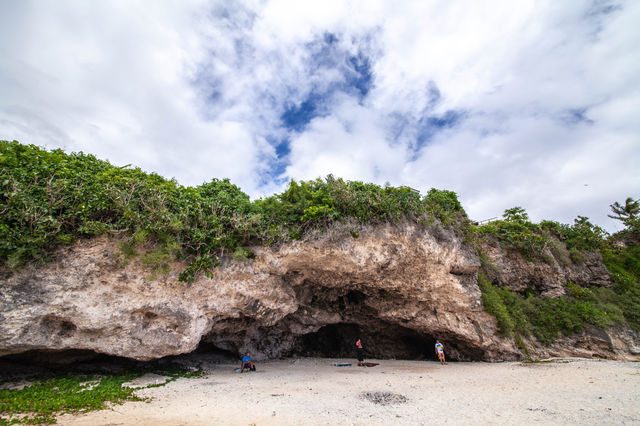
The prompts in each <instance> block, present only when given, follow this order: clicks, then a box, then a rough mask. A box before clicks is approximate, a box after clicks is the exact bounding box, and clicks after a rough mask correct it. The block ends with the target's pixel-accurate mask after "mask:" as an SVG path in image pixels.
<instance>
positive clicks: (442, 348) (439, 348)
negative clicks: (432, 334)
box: [436, 340, 446, 365]
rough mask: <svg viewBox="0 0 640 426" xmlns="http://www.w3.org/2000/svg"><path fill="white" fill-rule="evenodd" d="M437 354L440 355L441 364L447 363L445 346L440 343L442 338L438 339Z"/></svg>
mask: <svg viewBox="0 0 640 426" xmlns="http://www.w3.org/2000/svg"><path fill="white" fill-rule="evenodd" d="M436 354H437V355H438V359H439V360H440V364H441V365H445V364H446V361H445V360H444V346H443V345H442V343H440V340H436Z"/></svg>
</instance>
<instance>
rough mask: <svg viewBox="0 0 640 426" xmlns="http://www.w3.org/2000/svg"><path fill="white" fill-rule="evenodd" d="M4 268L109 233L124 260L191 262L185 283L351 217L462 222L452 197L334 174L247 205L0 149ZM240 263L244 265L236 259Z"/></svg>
mask: <svg viewBox="0 0 640 426" xmlns="http://www.w3.org/2000/svg"><path fill="white" fill-rule="evenodd" d="M0 209H1V210H2V212H3V214H2V217H1V218H0V262H2V263H5V264H8V265H9V266H11V267H17V266H20V265H21V264H23V263H24V262H27V261H31V260H42V259H45V260H46V259H47V257H48V256H49V254H50V253H51V252H52V249H53V248H55V247H56V246H58V245H62V244H70V243H72V242H73V241H75V240H76V239H77V238H82V237H90V236H93V235H100V234H103V233H105V232H108V233H113V234H114V235H118V236H120V237H121V238H124V241H123V243H122V251H123V261H125V262H126V261H128V260H129V259H131V258H132V257H134V256H136V255H137V253H138V252H137V250H136V247H137V246H142V245H144V246H147V248H146V249H145V250H143V251H142V252H143V253H145V254H143V257H142V258H141V261H142V263H143V264H144V265H146V266H148V267H150V268H151V269H152V270H153V272H154V274H155V273H166V272H168V270H169V265H170V263H171V261H173V260H175V259H185V260H187V261H188V266H187V267H186V269H185V270H184V271H182V272H181V274H180V279H181V280H186V281H190V280H193V279H195V277H196V275H197V274H198V273H199V272H206V271H210V270H211V269H212V268H214V267H216V266H218V265H219V264H220V260H221V257H222V256H224V255H225V254H232V255H234V254H235V257H236V258H238V254H239V253H241V251H242V250H240V251H238V248H240V247H243V246H246V245H250V244H272V243H275V242H278V241H283V240H287V239H297V238H300V237H301V236H302V235H303V234H304V233H305V232H306V231H307V230H309V229H311V228H318V227H325V226H327V225H328V224H330V223H332V222H334V221H338V220H343V219H347V218H351V219H355V220H357V221H360V222H362V223H379V222H384V221H391V222H397V221H401V220H411V221H414V222H417V223H422V222H423V221H424V220H425V219H430V220H435V219H437V220H440V221H441V222H446V221H451V219H454V220H453V223H455V221H456V220H458V219H460V220H465V219H466V215H465V214H464V210H463V209H462V206H461V205H460V202H459V201H458V199H457V196H456V194H455V193H454V192H451V191H440V190H436V189H432V190H431V191H429V193H428V194H427V196H425V197H421V196H420V194H419V193H418V192H417V191H414V190H412V189H411V188H407V187H399V188H394V187H391V186H386V187H380V186H378V185H374V184H369V183H363V182H357V181H345V180H343V179H336V178H334V177H333V176H331V175H329V176H328V177H327V178H326V179H316V180H313V181H308V182H296V181H294V180H292V181H291V182H290V184H289V187H288V188H287V189H286V190H285V191H284V192H283V193H282V194H277V195H274V196H271V197H267V198H265V199H260V200H256V201H255V202H253V203H252V202H251V201H250V199H249V196H248V195H247V194H245V193H244V192H242V191H241V190H240V188H238V187H237V186H235V185H233V184H231V183H230V182H229V180H228V179H223V180H218V179H213V180H211V181H210V182H208V183H205V184H203V185H200V186H197V187H183V186H181V185H178V183H177V182H175V181H174V180H167V179H164V178H163V177H161V176H158V175H157V174H154V173H145V172H143V171H142V170H140V169H139V168H133V169H132V168H128V167H115V166H113V165H111V164H109V163H108V162H106V161H101V160H98V159H96V158H95V157H93V156H92V155H85V154H83V153H72V154H65V153H64V152H63V151H61V150H53V151H46V150H43V149H40V148H38V147H36V146H33V145H21V144H19V143H18V142H16V141H14V142H5V141H0ZM240 257H242V256H240Z"/></svg>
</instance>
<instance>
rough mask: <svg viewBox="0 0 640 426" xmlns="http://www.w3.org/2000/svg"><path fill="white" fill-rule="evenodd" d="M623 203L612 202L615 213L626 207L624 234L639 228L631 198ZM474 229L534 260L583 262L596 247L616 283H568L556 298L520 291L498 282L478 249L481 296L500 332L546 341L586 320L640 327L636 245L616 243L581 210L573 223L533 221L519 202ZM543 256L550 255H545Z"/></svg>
mask: <svg viewBox="0 0 640 426" xmlns="http://www.w3.org/2000/svg"><path fill="white" fill-rule="evenodd" d="M625 205H626V208H623V207H621V205H620V204H619V203H614V204H612V205H611V208H612V210H613V211H614V212H615V213H616V214H617V215H618V216H620V215H621V213H620V212H621V211H623V212H627V213H628V214H627V216H624V215H622V216H623V218H624V220H623V223H625V224H626V226H627V229H626V230H625V231H623V232H621V233H620V235H621V236H624V237H625V238H626V237H628V236H629V235H630V234H631V235H637V232H636V231H635V229H634V228H633V227H634V226H635V222H634V221H633V218H634V216H633V215H634V214H635V213H634V212H636V210H635V207H634V206H635V204H634V201H633V199H627V201H626V204H625ZM612 217H613V216H612ZM629 217H631V218H632V220H629ZM477 229H478V234H479V235H482V236H483V237H487V236H489V235H490V236H493V237H495V238H497V239H498V241H499V242H500V244H502V245H503V246H505V248H506V249H507V250H509V249H513V250H517V251H519V252H520V253H521V254H523V256H525V258H527V259H528V260H532V261H536V260H537V259H543V260H545V261H548V262H549V263H552V262H553V261H554V260H555V261H558V262H559V263H560V264H561V265H563V266H568V265H570V264H571V263H578V264H579V263H582V262H583V260H584V258H585V253H586V252H594V251H599V252H600V253H601V254H602V257H603V261H604V264H605V266H606V267H607V269H608V270H609V272H610V274H611V278H612V280H613V283H614V286H613V288H612V289H609V288H604V287H593V288H583V287H580V286H577V285H575V284H573V283H567V296H565V297H558V298H549V297H543V296H540V295H537V294H535V292H534V291H533V289H527V290H526V291H525V292H524V294H519V293H516V292H513V291H511V290H509V289H506V288H503V287H501V286H500V285H499V277H500V270H499V268H497V267H496V266H495V265H493V264H492V263H491V262H490V261H489V260H488V258H487V257H486V255H484V253H482V251H480V250H479V253H478V254H479V258H480V261H481V264H482V268H481V273H480V274H479V276H478V285H479V287H480V290H481V291H482V301H483V304H484V306H485V310H486V311H487V312H488V313H489V314H491V315H493V316H494V317H495V318H496V320H497V321H498V327H499V328H500V332H501V334H502V335H504V336H513V337H514V338H515V339H516V341H522V339H521V336H524V337H529V336H531V335H533V336H535V337H536V338H537V339H538V340H539V341H540V342H541V343H543V344H550V343H553V342H554V341H555V340H556V339H557V338H558V337H559V336H560V335H565V336H568V335H571V334H575V333H579V332H581V331H582V330H584V328H585V326H587V325H592V326H594V327H597V328H607V327H610V326H612V325H614V324H624V323H627V324H628V325H629V326H631V327H632V328H634V329H635V330H640V246H637V245H631V246H626V245H624V244H623V246H620V245H619V244H618V243H619V238H618V236H617V235H614V236H609V235H608V234H607V233H606V232H605V231H604V230H602V229H601V228H600V227H598V226H596V225H593V224H592V223H590V222H589V220H588V218H586V217H583V216H578V218H577V219H575V221H574V224H573V225H571V226H570V225H563V224H559V223H557V222H552V221H543V222H541V223H540V224H534V223H531V222H530V221H529V218H528V215H527V214H526V212H525V211H524V209H522V208H520V207H515V208H513V209H508V210H506V211H505V213H504V215H503V220H500V221H496V222H492V223H490V224H487V225H484V226H481V227H478V228H477ZM627 239H628V238H627ZM545 250H548V252H545ZM548 253H551V255H549V254H548ZM545 256H550V257H552V258H551V259H550V260H547V259H546V258H545ZM520 346H523V345H520Z"/></svg>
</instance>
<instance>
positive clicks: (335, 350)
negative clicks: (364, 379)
mask: <svg viewBox="0 0 640 426" xmlns="http://www.w3.org/2000/svg"><path fill="white" fill-rule="evenodd" d="M358 339H361V340H362V344H363V346H364V350H365V357H368V358H379V359H408V360H422V359H432V358H434V345H435V339H434V338H433V337H431V336H428V335H422V334H419V333H417V332H416V331H414V330H411V329H408V328H405V327H401V326H397V325H392V324H385V323H376V324H374V325H369V324H367V325H363V324H357V323H339V324H329V325H326V326H324V327H322V328H320V329H319V330H318V331H316V332H315V333H309V334H306V335H304V336H301V337H300V338H299V339H298V341H297V344H296V345H295V349H294V354H295V355H301V356H315V357H324V358H355V342H356V340H358Z"/></svg>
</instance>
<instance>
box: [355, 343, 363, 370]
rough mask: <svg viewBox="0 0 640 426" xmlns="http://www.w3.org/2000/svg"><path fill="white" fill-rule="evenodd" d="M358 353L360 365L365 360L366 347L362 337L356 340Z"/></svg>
mask: <svg viewBox="0 0 640 426" xmlns="http://www.w3.org/2000/svg"><path fill="white" fill-rule="evenodd" d="M356 355H357V357H358V365H360V364H362V363H363V362H364V348H363V347H362V342H361V341H360V339H358V341H357V342H356Z"/></svg>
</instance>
